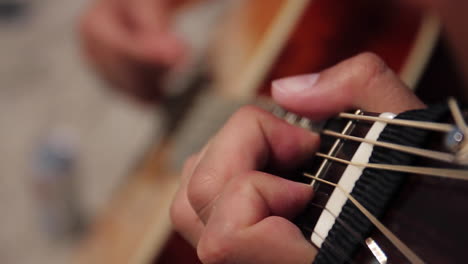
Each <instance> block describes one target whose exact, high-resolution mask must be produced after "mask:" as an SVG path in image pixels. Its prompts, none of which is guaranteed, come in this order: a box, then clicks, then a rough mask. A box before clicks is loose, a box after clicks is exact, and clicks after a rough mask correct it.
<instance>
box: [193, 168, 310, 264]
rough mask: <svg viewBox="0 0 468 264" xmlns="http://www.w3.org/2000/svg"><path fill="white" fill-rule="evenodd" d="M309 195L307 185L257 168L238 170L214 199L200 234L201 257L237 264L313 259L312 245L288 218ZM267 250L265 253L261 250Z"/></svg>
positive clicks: (207, 260) (300, 206)
mask: <svg viewBox="0 0 468 264" xmlns="http://www.w3.org/2000/svg"><path fill="white" fill-rule="evenodd" d="M311 196H312V188H311V187H310V186H308V185H305V184H301V183H295V182H291V181H288V180H285V179H282V178H279V177H275V176H273V175H269V174H266V173H261V172H255V171H251V172H247V173H243V174H241V175H238V177H235V178H234V179H232V180H231V181H230V182H229V183H228V184H227V186H226V188H225V189H224V190H223V192H222V194H221V195H220V198H219V199H218V200H217V201H216V203H215V206H214V209H213V213H212V216H211V217H210V218H209V220H208V223H207V225H206V228H205V230H204V232H203V234H202V236H201V238H200V242H199V245H198V255H199V257H200V258H201V260H202V261H203V262H204V263H228V260H229V259H236V261H237V263H311V261H312V260H313V257H314V255H315V249H314V248H313V247H312V245H311V244H309V243H308V242H307V241H306V240H305V238H304V237H303V236H302V233H301V232H300V231H299V229H298V228H297V227H296V226H294V224H292V223H291V222H290V221H288V220H287V218H288V217H292V216H294V215H295V214H297V213H298V212H299V211H300V210H302V209H303V208H304V206H305V205H306V203H307V202H308V201H309V200H310V199H311ZM273 215H274V216H273ZM266 250H267V251H268V254H260V253H259V252H262V251H263V253H265V251H266ZM284 252H288V254H284ZM299 256H300V257H299Z"/></svg>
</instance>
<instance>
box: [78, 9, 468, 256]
mask: <svg viewBox="0 0 468 264" xmlns="http://www.w3.org/2000/svg"><path fill="white" fill-rule="evenodd" d="M396 2H398V1H383V2H382V1H377V2H376V1H372V0H358V1H343V0H315V1H308V0H293V1H288V0H272V1H268V2H265V1H262V0H250V1H249V0H244V1H236V4H235V5H234V6H233V8H232V10H231V11H232V12H231V14H230V15H229V16H227V19H226V23H225V24H224V25H223V26H221V27H220V32H221V33H222V34H220V35H219V37H218V39H217V41H216V42H215V45H214V47H213V49H212V50H213V52H212V54H211V56H210V66H211V71H212V76H210V77H211V79H212V80H213V82H212V85H211V86H212V89H213V90H215V91H217V92H219V94H221V95H222V96H225V97H228V98H231V99H235V100H237V99H246V98H253V97H256V96H257V95H268V94H269V84H270V81H271V80H273V79H277V78H281V77H285V76H290V75H295V74H303V73H311V72H318V71H320V70H322V69H324V68H326V67H329V66H331V65H333V64H335V63H337V62H338V61H340V60H343V59H346V58H348V57H351V56H353V55H355V54H358V53H360V52H364V51H371V52H375V53H376V54H378V55H379V56H381V57H382V58H383V59H384V60H385V61H386V62H387V63H388V65H389V66H390V67H391V68H392V69H393V70H395V71H396V72H397V73H398V74H399V75H400V77H401V78H402V79H403V80H404V81H405V82H406V83H407V84H408V85H409V86H411V87H414V86H415V85H416V83H417V81H418V79H419V76H420V74H421V73H422V71H423V69H424V67H425V65H426V62H427V60H428V59H429V57H430V55H429V54H430V51H431V50H432V48H433V45H434V43H435V41H436V39H437V35H438V23H437V20H436V19H434V18H433V17H431V16H427V15H425V14H423V13H421V12H420V11H418V10H415V9H412V8H410V7H407V6H403V5H401V4H399V3H396ZM176 140H177V139H174V138H172V137H170V136H169V137H167V138H166V139H165V140H164V143H163V144H162V146H163V148H161V144H157V145H156V146H155V147H154V148H153V149H152V150H151V151H150V153H151V154H150V155H149V156H148V157H147V159H145V161H144V162H143V164H142V165H141V166H140V167H139V169H138V170H137V173H135V175H133V176H132V177H131V178H130V179H129V183H128V184H127V186H126V187H124V189H123V190H122V191H121V192H119V194H118V197H117V198H116V199H115V200H114V202H113V203H112V204H113V206H112V207H111V208H110V209H109V210H108V211H107V212H106V213H105V214H104V215H103V216H102V217H101V219H99V220H98V224H97V225H96V226H95V230H96V232H95V233H93V234H92V235H91V236H90V237H89V238H88V239H87V240H85V242H84V244H83V245H84V246H83V247H82V249H81V250H80V251H79V253H78V258H77V262H78V263H148V262H151V261H152V262H154V263H198V262H199V261H198V260H197V259H196V254H195V253H194V251H193V250H190V246H188V245H186V244H184V241H183V240H181V239H180V238H179V237H177V235H175V234H173V232H172V231H171V227H170V224H169V218H168V208H169V203H170V200H171V197H172V194H173V192H174V191H175V188H176V184H177V181H178V178H177V175H178V173H177V172H178V168H174V167H171V166H170V165H169V164H170V161H169V160H170V158H168V157H169V156H170V155H171V149H172V147H173V145H174V142H175V141H176ZM410 181H412V180H410ZM415 181H417V180H415ZM419 181H421V186H426V185H427V186H428V187H431V186H434V183H433V181H434V180H433V179H427V180H426V179H423V180H419ZM165 186H167V188H166V187H165ZM413 186H414V185H411V184H408V185H406V184H405V185H404V187H403V189H402V192H401V193H402V195H401V196H399V198H398V199H395V200H394V204H395V206H394V207H392V209H390V211H388V213H387V214H386V218H384V222H385V223H389V224H390V225H392V223H391V222H388V221H395V222H397V223H398V222H401V223H405V225H404V226H405V228H408V227H409V228H412V229H414V230H416V231H417V230H418V229H417V228H413V227H412V225H411V224H413V225H416V226H417V223H421V219H420V217H423V218H424V217H425V216H426V215H427V214H428V213H429V211H428V209H430V207H424V208H423V207H421V208H420V209H421V211H420V212H418V211H417V210H413V209H412V208H413V207H412V206H410V205H411V204H412V203H413V202H418V201H420V200H425V199H427V197H426V196H427V195H429V196H431V197H433V195H439V194H444V193H445V191H443V190H438V189H435V188H432V191H431V192H428V193H419V191H418V189H417V188H416V190H414V187H413ZM460 188H461V189H460V192H457V194H453V196H448V197H447V200H446V202H449V201H452V202H453V201H454V200H455V198H457V197H456V196H457V195H462V192H463V191H464V190H465V189H464V187H460ZM152 189H153V190H154V192H152V191H151V190H152ZM429 189H430V188H429ZM444 189H445V188H444ZM142 190H143V191H142ZM447 192H450V191H447ZM143 194H145V195H143ZM404 200H407V201H408V203H403V202H402V201H404ZM440 206H443V204H442V202H440V203H437V202H435V203H434V207H437V208H438V207H440ZM445 209H447V208H445ZM407 211H411V212H410V213H411V214H403V213H404V212H407ZM441 212H446V211H441ZM447 213H453V212H447ZM405 215H407V216H408V217H407V218H405V217H406V216H405ZM392 217H393V218H392ZM417 217H419V218H417ZM389 219H390V220H389ZM392 219H393V220H392ZM431 219H432V220H433V221H435V222H437V218H431ZM460 219H463V218H461V217H460ZM460 221H462V220H460ZM426 223H428V222H426ZM444 224H445V223H442V222H440V223H439V222H438V223H434V226H437V225H444ZM395 225H396V227H395V228H396V229H398V228H400V225H397V224H395ZM431 226H432V223H431ZM399 230H403V229H399ZM421 230H422V229H421ZM425 230H427V229H425ZM416 231H415V233H413V234H419V233H418V232H416ZM404 232H406V231H404ZM439 233H440V232H438V233H434V234H436V235H431V234H429V233H428V234H426V235H427V236H428V238H427V239H435V238H436V237H437V236H438V235H439ZM465 234H466V233H465ZM372 236H373V237H374V236H375V237H376V239H377V238H378V234H375V235H374V234H372ZM452 238H453V236H451V237H450V238H447V239H452ZM405 239H406V237H405ZM411 239H416V235H410V238H409V240H411ZM167 241H170V242H169V243H168V244H166V242H167ZM452 241H464V240H452ZM379 243H381V244H382V245H383V246H385V245H386V244H385V242H380V241H379ZM454 243H455V242H454ZM439 244H443V243H442V242H440V241H439V243H438V244H437V245H439ZM174 246H176V248H177V247H178V248H183V249H184V250H183V252H188V253H184V254H183V255H185V256H187V257H188V258H191V260H188V259H186V258H182V259H183V260H181V254H182V253H180V251H177V250H174ZM456 246H457V245H454V246H453V248H456ZM190 252H191V253H190ZM358 257H360V258H361V259H365V258H368V257H367V255H365V254H364V255H362V256H361V255H358ZM363 263H366V262H363ZM369 263H373V262H369ZM396 263H398V262H396Z"/></svg>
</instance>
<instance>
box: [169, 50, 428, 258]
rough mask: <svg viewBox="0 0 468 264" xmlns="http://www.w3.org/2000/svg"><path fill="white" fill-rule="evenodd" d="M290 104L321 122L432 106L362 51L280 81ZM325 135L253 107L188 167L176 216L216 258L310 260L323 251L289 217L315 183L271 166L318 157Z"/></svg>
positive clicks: (284, 101) (278, 89) (279, 91)
mask: <svg viewBox="0 0 468 264" xmlns="http://www.w3.org/2000/svg"><path fill="white" fill-rule="evenodd" d="M272 94H273V98H274V99H275V100H276V102H277V103H278V104H280V105H282V106H283V107H285V108H287V109H289V110H291V111H293V112H296V113H299V114H301V115H303V116H306V117H309V118H311V119H313V120H321V119H324V118H327V117H330V116H332V115H334V114H336V113H338V112H341V111H344V110H348V109H358V108H359V109H365V110H367V111H373V112H383V111H391V112H394V113H399V112H402V111H405V110H409V109H417V108H423V107H424V104H423V103H422V102H421V101H419V99H418V98H417V97H416V96H415V95H413V93H412V92H411V91H410V90H409V89H408V88H407V87H406V86H405V85H404V84H403V83H402V82H401V81H400V80H399V79H398V78H397V77H396V76H395V74H394V73H393V72H392V71H391V70H390V69H389V68H388V67H386V65H385V64H384V62H383V61H381V60H380V59H379V58H378V57H377V56H375V55H373V54H369V53H365V54H361V55H358V56H356V57H353V58H351V59H348V60H346V61H344V62H341V63H339V64H338V65H336V66H334V67H331V68H329V69H327V70H325V71H323V72H321V73H319V74H318V75H317V74H313V75H303V76H296V77H292V78H287V79H282V80H279V81H276V82H274V83H273V88H272ZM318 144H319V136H318V135H316V134H313V133H312V132H309V131H306V130H303V129H302V128H298V127H295V126H292V125H290V124H288V123H286V122H285V121H283V120H281V119H278V118H276V117H274V116H273V115H272V114H270V113H268V112H265V111H262V110H260V109H258V108H256V107H252V106H248V107H244V108H242V109H240V110H239V111H238V112H237V113H235V114H234V115H233V116H232V117H231V118H230V119H229V121H228V122H227V123H226V124H225V126H224V127H223V128H222V129H221V130H220V131H219V132H218V133H217V134H216V135H215V136H214V137H213V138H212V139H211V140H210V141H209V143H208V144H207V145H206V146H205V147H204V149H203V150H202V151H201V152H200V153H198V154H195V155H194V156H192V157H191V158H190V159H189V160H188V161H187V162H186V164H185V166H184V170H183V177H182V182H181V186H180V189H179V191H178V192H177V194H176V197H175V199H174V202H173V204H172V208H171V218H172V221H173V224H174V226H175V228H176V230H177V231H179V232H180V233H181V234H182V235H183V236H184V237H185V238H186V239H187V241H189V242H190V243H191V244H192V245H193V246H194V247H196V249H197V253H198V256H199V257H200V259H201V261H202V262H203V263H206V264H217V263H223V264H226V263H257V264H259V263H270V264H271V263H291V264H293V263H311V262H312V260H313V259H314V257H315V255H316V253H317V251H316V249H315V248H314V247H313V246H312V245H311V244H310V243H309V242H307V241H306V240H305V238H304V237H303V236H302V233H301V232H300V231H299V229H298V228H297V227H296V226H295V225H294V224H293V223H291V222H290V219H291V218H292V217H293V216H294V215H296V214H297V213H298V212H299V211H300V210H301V209H302V208H303V207H304V205H305V204H306V203H307V201H308V200H309V199H311V197H312V196H313V192H312V189H311V188H310V186H308V185H305V184H301V183H295V182H292V181H289V180H286V179H283V178H280V177H277V176H275V175H271V174H268V173H265V172H264V169H265V168H266V167H269V168H271V167H272V166H273V167H279V168H281V169H285V168H288V167H294V166H296V165H298V163H300V162H301V161H302V160H304V159H305V158H306V157H309V156H310V155H312V154H313V153H314V151H315V150H316V149H317V147H318Z"/></svg>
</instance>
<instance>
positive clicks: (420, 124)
mask: <svg viewBox="0 0 468 264" xmlns="http://www.w3.org/2000/svg"><path fill="white" fill-rule="evenodd" d="M338 117H341V118H346V119H352V120H361V121H370V122H383V123H386V124H390V125H399V126H406V127H413V128H419V129H425V130H432V131H437V132H444V133H448V132H451V131H453V130H454V129H455V126H454V125H452V124H444V123H434V122H425V121H413V120H405V119H397V118H395V119H388V118H383V117H376V116H369V115H356V114H350V113H339V114H338Z"/></svg>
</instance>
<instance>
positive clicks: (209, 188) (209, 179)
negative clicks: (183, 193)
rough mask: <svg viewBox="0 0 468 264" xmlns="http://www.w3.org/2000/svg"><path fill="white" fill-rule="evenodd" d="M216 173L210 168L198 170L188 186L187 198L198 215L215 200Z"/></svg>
mask: <svg viewBox="0 0 468 264" xmlns="http://www.w3.org/2000/svg"><path fill="white" fill-rule="evenodd" d="M215 177H216V172H215V171H214V170H213V169H210V168H203V169H200V168H196V169H195V171H194V172H193V174H192V178H191V179H190V182H189V184H188V186H187V197H188V200H189V202H190V204H191V205H192V207H193V209H194V210H195V211H196V212H197V213H198V212H199V211H200V210H201V209H202V208H204V207H205V206H206V205H207V204H209V203H210V202H211V201H212V200H213V199H214V191H215V190H216V188H214V186H213V184H214V179H215Z"/></svg>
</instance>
